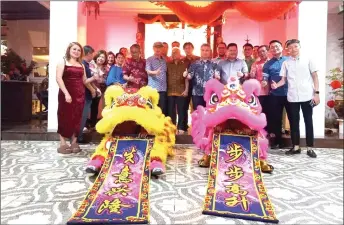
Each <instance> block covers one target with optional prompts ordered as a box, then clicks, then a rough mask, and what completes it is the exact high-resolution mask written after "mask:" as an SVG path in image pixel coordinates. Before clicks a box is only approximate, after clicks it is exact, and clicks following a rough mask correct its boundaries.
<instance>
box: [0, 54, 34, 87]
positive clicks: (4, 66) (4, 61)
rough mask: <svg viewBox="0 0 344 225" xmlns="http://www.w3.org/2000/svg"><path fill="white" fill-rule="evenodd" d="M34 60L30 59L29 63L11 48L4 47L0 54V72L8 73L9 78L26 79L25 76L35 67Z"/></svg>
mask: <svg viewBox="0 0 344 225" xmlns="http://www.w3.org/2000/svg"><path fill="white" fill-rule="evenodd" d="M35 66H36V62H34V61H31V62H30V64H29V65H27V64H26V60H25V59H22V58H21V57H20V56H19V55H18V54H17V53H16V52H15V51H13V50H12V49H6V50H5V54H2V55H1V72H2V73H4V74H6V75H8V77H9V79H10V80H17V81H27V77H28V76H29V75H30V74H31V72H32V70H33V69H34V68H35Z"/></svg>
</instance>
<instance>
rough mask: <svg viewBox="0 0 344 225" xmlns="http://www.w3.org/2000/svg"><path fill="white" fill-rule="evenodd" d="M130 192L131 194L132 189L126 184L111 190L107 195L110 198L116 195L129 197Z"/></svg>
mask: <svg viewBox="0 0 344 225" xmlns="http://www.w3.org/2000/svg"><path fill="white" fill-rule="evenodd" d="M128 192H130V189H129V188H128V185H126V184H125V185H123V186H121V187H114V188H111V189H110V190H109V191H107V192H106V193H105V194H106V195H108V196H111V195H115V194H121V195H122V196H127V195H128Z"/></svg>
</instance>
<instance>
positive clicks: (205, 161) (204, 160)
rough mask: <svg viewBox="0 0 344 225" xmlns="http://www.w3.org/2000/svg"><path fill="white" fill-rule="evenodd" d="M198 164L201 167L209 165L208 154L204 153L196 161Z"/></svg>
mask: <svg viewBox="0 0 344 225" xmlns="http://www.w3.org/2000/svg"><path fill="white" fill-rule="evenodd" d="M198 165H199V166H200V167H203V168H208V167H210V155H206V154H205V155H204V156H203V157H202V159H201V160H199V161H198Z"/></svg>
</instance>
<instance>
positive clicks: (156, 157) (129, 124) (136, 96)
mask: <svg viewBox="0 0 344 225" xmlns="http://www.w3.org/2000/svg"><path fill="white" fill-rule="evenodd" d="M158 102H159V94H158V92H157V91H156V90H155V89H153V88H151V87H143V88H141V89H139V90H138V89H132V88H126V89H123V88H122V87H121V86H119V85H114V86H111V87H109V88H107V90H106V92H105V108H104V109H103V111H102V116H103V118H102V119H101V120H100V121H99V122H98V123H97V125H96V130H97V132H98V133H100V134H104V138H103V140H102V141H101V142H100V144H99V145H98V147H97V148H96V151H95V153H94V154H93V155H92V157H91V160H90V161H89V163H88V165H87V168H86V172H87V173H92V174H97V173H99V171H100V169H101V167H102V165H103V163H104V160H105V158H106V157H107V154H108V150H109V147H110V143H111V142H112V141H113V140H114V138H120V136H132V135H135V136H136V135H139V136H140V137H146V136H147V135H152V136H154V145H153V148H152V151H151V164H150V169H151V174H152V175H155V176H157V175H161V174H163V173H164V172H165V170H166V169H165V164H166V160H167V156H168V155H170V156H172V155H173V146H174V144H175V133H176V127H175V126H174V125H173V123H172V122H171V118H170V117H166V116H164V114H162V112H161V109H160V108H159V107H158Z"/></svg>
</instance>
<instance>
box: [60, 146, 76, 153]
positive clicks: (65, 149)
mask: <svg viewBox="0 0 344 225" xmlns="http://www.w3.org/2000/svg"><path fill="white" fill-rule="evenodd" d="M57 153H60V154H71V153H72V149H71V148H70V147H69V146H68V145H62V146H60V147H59V148H58V149H57Z"/></svg>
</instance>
